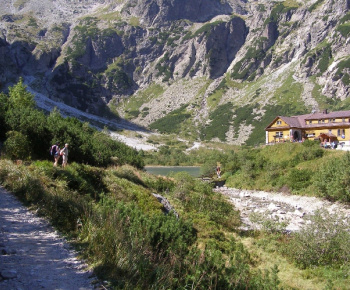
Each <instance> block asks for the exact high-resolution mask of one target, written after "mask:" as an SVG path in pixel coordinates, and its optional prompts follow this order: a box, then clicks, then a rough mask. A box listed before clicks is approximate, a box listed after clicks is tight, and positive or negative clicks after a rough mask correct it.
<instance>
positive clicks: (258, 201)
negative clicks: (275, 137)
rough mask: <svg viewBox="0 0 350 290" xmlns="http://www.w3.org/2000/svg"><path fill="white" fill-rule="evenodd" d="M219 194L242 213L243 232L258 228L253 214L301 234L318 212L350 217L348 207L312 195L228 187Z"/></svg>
mask: <svg viewBox="0 0 350 290" xmlns="http://www.w3.org/2000/svg"><path fill="white" fill-rule="evenodd" d="M215 191H216V192H220V193H222V194H224V195H226V196H228V197H229V200H230V201H231V202H232V203H233V204H234V205H235V207H236V208H237V209H238V210H240V214H241V220H242V223H243V226H242V229H246V230H249V229H256V228H259V225H256V224H253V223H252V222H251V221H250V219H249V217H250V215H251V214H252V213H258V214H266V216H267V217H268V218H270V219H273V220H279V221H281V222H286V223H287V224H288V225H287V227H286V230H287V231H290V232H293V231H298V230H300V228H301V227H302V226H303V225H305V224H306V223H307V222H308V217H309V216H310V215H312V214H313V213H314V212H315V211H316V210H317V209H321V208H324V209H327V210H328V211H329V212H331V213H335V212H342V213H344V214H345V216H348V217H350V207H349V205H344V204H341V203H337V202H335V203H334V202H330V201H327V200H325V199H321V198H317V197H309V196H300V195H290V194H284V193H276V192H265V191H254V190H240V189H234V188H227V187H225V186H224V187H217V188H216V189H215Z"/></svg>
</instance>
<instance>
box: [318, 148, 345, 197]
mask: <svg viewBox="0 0 350 290" xmlns="http://www.w3.org/2000/svg"><path fill="white" fill-rule="evenodd" d="M349 166H350V153H348V152H347V153H346V154H345V155H344V156H342V157H339V158H332V159H331V160H329V162H326V163H325V164H323V166H322V167H321V168H320V170H319V172H318V174H317V175H316V176H315V185H316V188H318V191H319V193H320V195H321V196H324V197H326V198H328V199H331V200H342V201H347V202H348V201H350V167H349Z"/></svg>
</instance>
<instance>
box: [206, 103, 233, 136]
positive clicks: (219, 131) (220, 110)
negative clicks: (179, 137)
mask: <svg viewBox="0 0 350 290" xmlns="http://www.w3.org/2000/svg"><path fill="white" fill-rule="evenodd" d="M232 109H233V105H232V103H227V104H225V105H220V106H218V107H217V108H216V109H215V110H214V111H213V112H211V113H210V115H209V119H210V121H211V122H210V124H208V125H206V126H205V127H204V128H203V129H202V130H201V139H202V140H211V139H213V138H219V139H220V140H221V141H225V139H226V132H227V131H228V130H229V127H230V124H231V123H232V118H233V112H232Z"/></svg>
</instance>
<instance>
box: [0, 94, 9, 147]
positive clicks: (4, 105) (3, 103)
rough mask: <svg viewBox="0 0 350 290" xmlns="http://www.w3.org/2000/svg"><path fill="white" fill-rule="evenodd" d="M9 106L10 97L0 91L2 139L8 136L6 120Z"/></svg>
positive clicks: (0, 129) (0, 133) (0, 135)
mask: <svg viewBox="0 0 350 290" xmlns="http://www.w3.org/2000/svg"><path fill="white" fill-rule="evenodd" d="M7 106H8V97H7V95H5V94H4V93H0V141H2V140H4V139H5V136H6V131H7V128H6V122H5V113H6V111H7Z"/></svg>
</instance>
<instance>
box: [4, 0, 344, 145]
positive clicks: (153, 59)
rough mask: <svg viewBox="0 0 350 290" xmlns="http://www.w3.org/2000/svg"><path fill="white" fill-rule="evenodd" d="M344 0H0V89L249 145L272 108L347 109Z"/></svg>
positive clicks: (258, 138)
mask: <svg viewBox="0 0 350 290" xmlns="http://www.w3.org/2000/svg"><path fill="white" fill-rule="evenodd" d="M349 8H350V0H337V1H334V0H285V1H262V0H192V1H185V0H171V1H163V0H143V1H142V0H99V1H93V0H79V1H78V0H40V1H38V0H0V28H1V34H0V52H1V53H0V84H1V89H6V87H7V86H8V85H11V84H13V83H15V82H16V81H17V79H18V77H20V76H22V77H23V78H24V79H25V80H26V82H27V83H28V85H29V86H30V87H31V88H32V89H33V90H35V91H37V92H38V93H41V94H44V95H46V96H48V97H49V98H51V99H52V100H54V101H60V102H64V103H65V104H67V105H70V106H73V107H75V108H78V109H80V110H82V111H84V112H90V113H93V114H97V115H100V116H109V117H111V118H113V116H116V115H118V116H120V117H122V118H126V119H128V120H130V121H132V122H135V123H137V124H140V125H143V126H148V127H149V128H151V129H154V130H158V131H159V132H162V133H168V134H170V133H175V134H177V135H180V136H181V137H183V138H186V139H192V140H195V139H201V140H211V141H213V140H214V141H221V142H227V143H231V144H243V143H247V144H256V143H259V142H263V141H264V134H265V133H264V128H265V127H266V126H267V125H268V123H269V122H270V121H271V120H272V119H273V118H274V117H275V116H276V115H292V114H298V113H305V112H310V111H311V110H322V109H325V108H327V109H329V110H343V109H349V108H350V104H349V97H350V40H349V39H350V12H349Z"/></svg>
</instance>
